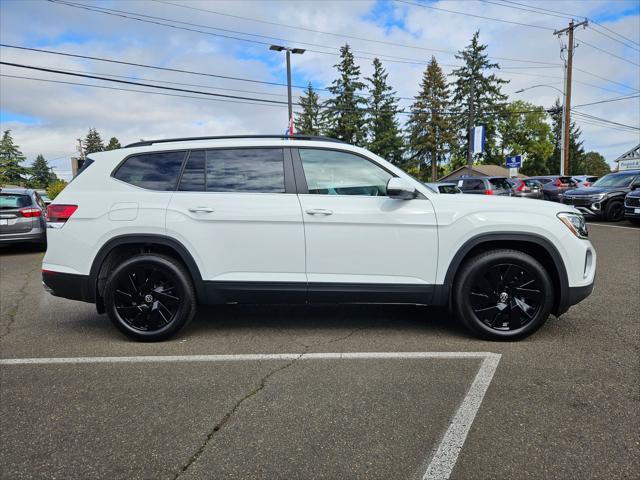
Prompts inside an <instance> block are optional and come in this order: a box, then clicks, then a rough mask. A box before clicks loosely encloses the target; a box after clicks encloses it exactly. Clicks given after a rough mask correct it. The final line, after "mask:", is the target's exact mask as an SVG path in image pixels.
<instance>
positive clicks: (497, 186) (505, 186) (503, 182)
mask: <svg viewBox="0 0 640 480" xmlns="http://www.w3.org/2000/svg"><path fill="white" fill-rule="evenodd" d="M489 183H490V184H491V187H492V188H493V189H494V190H509V189H510V188H511V185H509V182H507V179H506V178H491V179H489Z"/></svg>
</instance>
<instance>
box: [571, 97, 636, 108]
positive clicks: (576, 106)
mask: <svg viewBox="0 0 640 480" xmlns="http://www.w3.org/2000/svg"><path fill="white" fill-rule="evenodd" d="M632 98H640V94H638V95H625V96H624V97H615V98H608V99H607V100H599V101H597V102H590V103H582V104H580V105H575V106H574V107H573V108H578V107H587V106H589V105H599V104H601V103H609V102H618V101H620V100H629V99H632Z"/></svg>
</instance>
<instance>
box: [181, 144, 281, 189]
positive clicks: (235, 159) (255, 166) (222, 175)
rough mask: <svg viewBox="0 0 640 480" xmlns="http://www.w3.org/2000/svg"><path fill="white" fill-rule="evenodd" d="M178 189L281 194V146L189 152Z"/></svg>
mask: <svg viewBox="0 0 640 480" xmlns="http://www.w3.org/2000/svg"><path fill="white" fill-rule="evenodd" d="M178 189H179V190H186V191H200V192H243V193H284V191H285V188H284V154H283V151H282V149H281V148H244V149H242V148H237V149H227V150H224V149H219V150H208V151H206V152H205V151H204V150H200V151H194V152H191V155H190V156H189V159H188V160H187V163H186V165H185V168H184V172H183V173H182V179H181V180H180V187H179V188H178Z"/></svg>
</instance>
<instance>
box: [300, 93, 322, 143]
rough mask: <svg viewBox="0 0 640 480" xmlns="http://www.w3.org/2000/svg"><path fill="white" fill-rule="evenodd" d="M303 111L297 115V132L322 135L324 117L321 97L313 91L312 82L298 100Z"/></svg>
mask: <svg viewBox="0 0 640 480" xmlns="http://www.w3.org/2000/svg"><path fill="white" fill-rule="evenodd" d="M298 103H300V106H301V107H302V111H301V112H299V113H296V114H295V126H296V132H297V133H299V134H302V135H321V134H322V131H323V128H322V122H321V120H322V116H321V113H320V97H318V94H317V93H316V92H315V90H314V89H313V86H312V85H311V82H309V85H307V89H306V90H305V92H304V94H303V95H300V98H299V100H298Z"/></svg>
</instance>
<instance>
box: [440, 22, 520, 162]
mask: <svg viewBox="0 0 640 480" xmlns="http://www.w3.org/2000/svg"><path fill="white" fill-rule="evenodd" d="M479 36H480V32H479V31H477V32H476V33H474V34H473V38H472V39H471V43H470V44H469V45H468V46H467V47H466V48H465V49H464V50H461V51H460V52H458V54H457V55H456V58H457V59H458V60H462V61H463V62H464V65H463V66H462V67H460V68H457V69H455V70H453V72H452V75H454V76H455V77H456V80H455V82H454V91H453V107H454V111H455V112H456V115H455V117H454V118H455V121H456V129H457V132H458V148H457V149H456V151H454V154H455V157H456V158H455V159H454V161H455V163H456V164H457V165H458V166H460V165H463V164H465V163H466V156H467V149H468V145H469V140H470V129H471V128H472V127H474V126H477V125H484V127H485V144H484V145H485V149H484V161H485V163H493V164H500V162H501V158H500V157H501V156H500V152H499V151H498V149H497V135H496V133H497V125H498V118H499V115H500V113H501V112H502V110H503V108H504V103H505V100H506V98H507V96H506V95H504V94H503V93H502V91H501V85H503V84H505V83H508V81H507V80H503V79H501V78H498V77H497V76H496V75H495V74H493V73H492V74H487V72H489V71H491V70H494V69H499V68H500V67H499V66H498V64H497V63H491V62H490V61H489V59H488V56H487V54H486V53H484V52H485V50H486V49H487V45H482V44H480V42H479V40H478V39H479ZM471 108H473V111H474V117H475V119H474V122H473V123H474V124H473V125H470V124H469V121H470V120H469V119H470V111H471Z"/></svg>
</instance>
